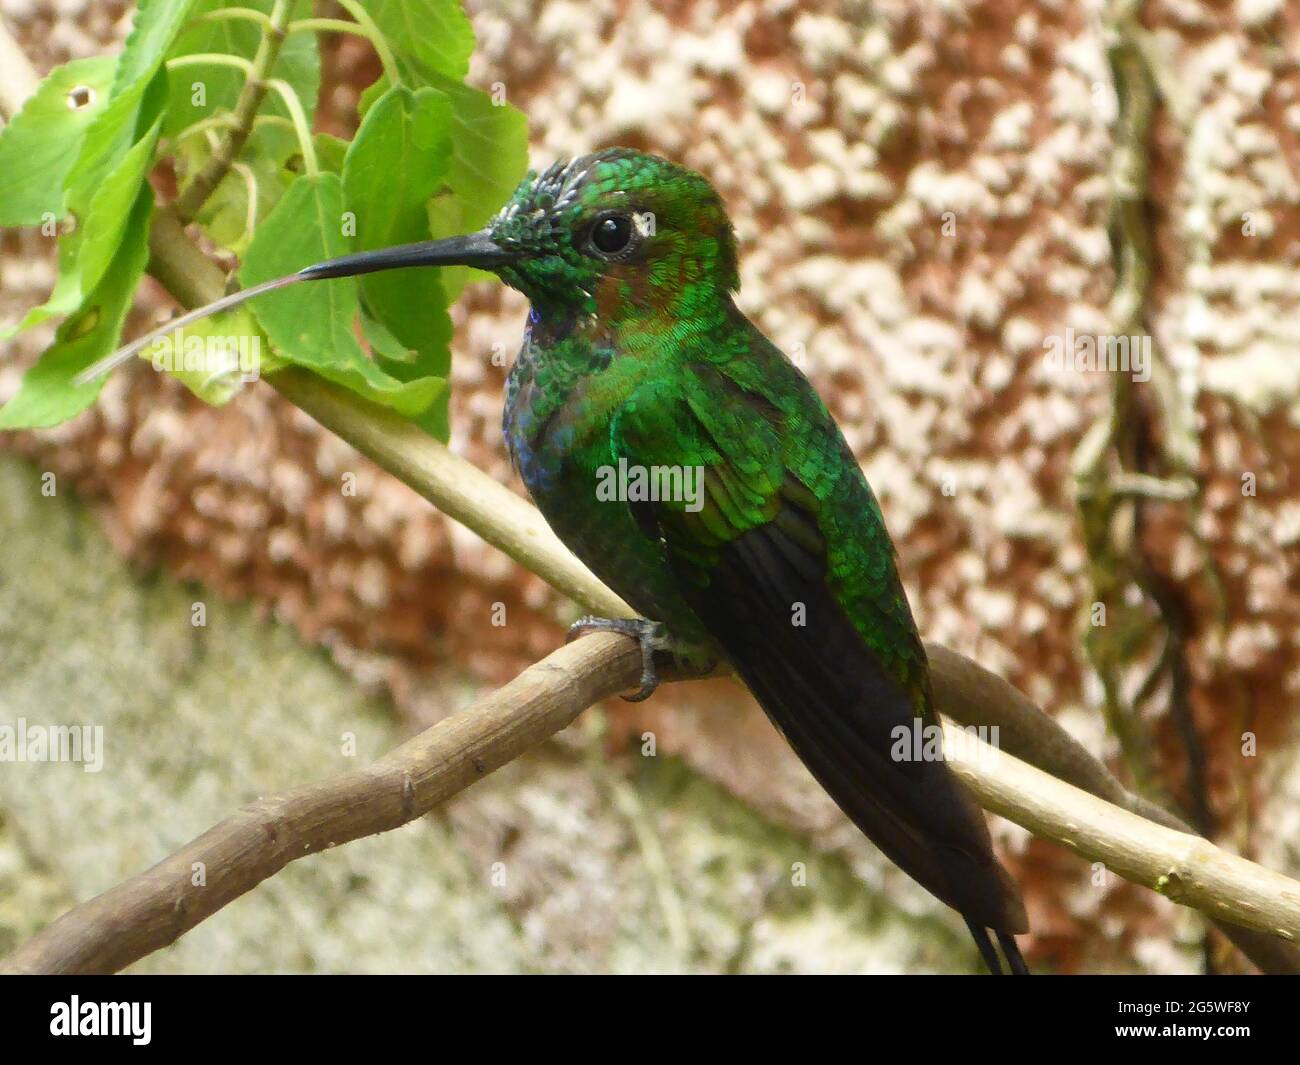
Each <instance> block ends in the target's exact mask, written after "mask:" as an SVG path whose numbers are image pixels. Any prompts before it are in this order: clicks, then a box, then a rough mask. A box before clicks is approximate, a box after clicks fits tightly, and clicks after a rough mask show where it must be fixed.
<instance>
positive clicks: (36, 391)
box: [0, 186, 153, 429]
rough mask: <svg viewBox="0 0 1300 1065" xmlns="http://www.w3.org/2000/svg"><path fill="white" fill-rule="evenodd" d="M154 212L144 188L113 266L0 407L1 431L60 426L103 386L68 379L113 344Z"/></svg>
mask: <svg viewBox="0 0 1300 1065" xmlns="http://www.w3.org/2000/svg"><path fill="white" fill-rule="evenodd" d="M152 211H153V190H152V189H150V188H149V187H148V186H146V187H145V188H144V189H142V190H141V191H140V193H139V195H138V196H137V197H136V202H135V205H134V207H133V208H132V209H131V211H130V214H129V216H128V218H127V219H126V220H125V225H124V235H123V240H122V241H121V244H120V245H119V247H118V249H117V254H116V255H115V256H114V257H113V263H112V267H111V269H109V270H106V271H105V272H104V275H103V280H102V281H101V282H100V284H99V285H98V287H97V288H95V290H94V291H93V292H91V293H90V295H89V296H88V297H87V299H86V300H85V302H84V304H83V305H82V307H81V310H80V311H79V312H78V313H77V314H76V315H74V316H73V317H71V318H69V319H68V320H67V321H66V322H64V323H63V324H62V325H61V326H60V327H59V331H58V333H57V334H56V335H55V341H54V344H53V345H52V346H51V347H50V348H48V349H47V350H46V352H45V354H43V355H42V356H41V359H40V361H39V362H38V363H37V364H36V365H35V366H33V367H32V368H31V369H30V370H28V371H27V373H26V374H25V375H24V376H23V380H22V384H21V385H20V386H19V389H18V393H17V394H16V395H15V396H14V397H13V399H11V400H10V401H9V402H8V403H6V404H5V405H4V407H3V408H0V429H37V428H44V427H46V426H50V425H58V424H59V423H60V422H64V421H67V420H68V419H69V418H71V417H73V416H75V415H77V414H80V413H81V412H82V411H83V410H85V409H86V408H87V407H88V406H90V405H91V403H93V402H94V401H95V397H96V396H97V395H99V390H100V389H101V388H102V387H103V386H104V381H103V379H102V378H101V379H99V380H96V381H91V382H88V383H87V384H84V385H74V384H73V383H72V379H73V378H74V377H75V376H76V375H77V374H79V373H80V372H81V371H82V370H84V369H86V368H87V367H88V366H90V365H91V364H92V363H94V362H96V361H98V360H99V359H101V358H103V357H104V356H105V355H108V354H109V353H110V352H112V351H113V350H114V349H115V348H116V347H117V344H118V340H119V339H120V338H121V336H122V323H123V322H124V321H125V319H126V314H127V311H128V310H130V307H131V301H132V299H133V298H134V297H135V290H136V286H137V285H138V284H139V282H140V278H141V277H143V276H144V268H145V264H146V263H147V262H148V260H149V218H150V215H151V213H152Z"/></svg>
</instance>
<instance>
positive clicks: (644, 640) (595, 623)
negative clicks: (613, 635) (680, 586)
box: [565, 616, 675, 703]
mask: <svg viewBox="0 0 1300 1065" xmlns="http://www.w3.org/2000/svg"><path fill="white" fill-rule="evenodd" d="M589 632H617V633H621V634H622V635H624V636H630V637H631V638H632V639H634V640H636V642H637V644H638V646H639V647H640V648H641V687H640V688H639V689H638V690H637V691H636V692H634V693H633V694H632V695H624V696H622V698H623V699H625V700H627V701H628V702H629V703H639V702H641V701H642V700H643V699H649V698H650V696H652V695H653V694H654V693H655V689H656V688H658V687H659V674H658V673H657V672H656V671H655V652H656V651H671V650H672V649H673V647H674V646H675V644H674V642H673V639H672V637H670V636H669V635H668V630H667V629H666V628H665V627H664V625H663V624H662V623H661V622H658V621H649V620H647V619H646V618H597V617H590V616H589V617H585V618H579V619H578V620H577V621H575V622H574V623H573V624H572V625H570V626H569V635H568V636H567V637H566V638H565V643H570V642H572V641H573V640H576V639H577V638H578V637H579V636H585V635H586V634H587V633H589Z"/></svg>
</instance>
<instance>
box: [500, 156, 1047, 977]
mask: <svg viewBox="0 0 1300 1065" xmlns="http://www.w3.org/2000/svg"><path fill="white" fill-rule="evenodd" d="M611 219H614V220H616V221H615V222H614V223H611V221H610V220H611ZM624 219H626V220H629V221H628V223H627V224H625V223H624V222H623V221H622V220H624ZM629 226H630V228H629ZM602 227H604V228H605V229H606V230H608V232H607V233H606V234H605V235H606V236H607V237H608V238H609V242H610V243H611V246H612V245H613V244H617V242H618V240H619V239H620V237H621V236H622V235H624V234H628V235H629V239H628V243H627V246H626V247H625V248H620V249H618V250H616V251H612V252H606V251H603V250H602V249H601V248H600V247H599V246H598V244H599V239H598V236H599V233H600V230H601V228H602ZM488 235H489V236H490V237H491V239H492V241H493V243H494V244H495V245H497V246H499V247H500V248H501V249H502V250H503V252H504V253H505V254H507V255H512V256H514V259H513V261H512V262H510V263H509V265H507V266H505V267H498V268H497V269H498V273H500V275H501V276H502V278H503V279H505V280H506V281H507V282H508V283H509V284H511V285H512V286H514V287H515V288H518V289H520V290H521V291H522V292H523V293H524V294H525V295H527V296H528V297H529V299H530V301H531V303H532V307H533V310H532V314H531V316H530V322H529V330H528V336H527V339H526V340H525V343H524V347H523V350H522V351H521V353H520V356H519V359H518V361H517V362H516V365H515V367H514V369H513V371H512V373H511V376H510V382H509V387H508V393H507V403H506V413H505V432H506V440H507V443H508V445H509V447H510V451H511V454H512V456H513V458H514V460H515V463H516V465H517V467H518V469H519V471H520V473H521V475H522V477H523V479H524V482H525V484H526V485H527V487H528V489H529V492H530V493H531V494H532V496H533V499H534V500H535V501H536V503H537V505H538V506H539V507H540V508H541V510H542V512H543V513H544V514H545V515H546V518H547V520H548V521H549V522H550V523H551V525H552V526H553V527H554V528H555V530H556V532H557V533H558V534H559V535H560V537H561V538H562V539H563V540H564V541H565V542H566V543H567V544H568V545H569V546H570V547H571V548H572V549H573V550H574V552H575V553H576V554H577V555H578V556H579V557H580V558H582V559H583V561H585V562H586V563H587V564H588V565H589V566H590V567H591V568H592V570H593V571H594V572H596V573H597V574H598V575H599V576H600V577H601V578H602V579H604V580H605V581H606V582H608V583H609V584H610V585H611V586H612V587H613V588H614V589H615V590H616V591H618V592H619V594H621V595H622V596H623V597H624V598H625V599H627V601H628V602H630V603H631V604H632V605H633V606H635V607H636V608H637V609H638V610H639V611H641V612H642V613H643V614H644V615H645V616H646V617H648V618H650V619H653V620H655V621H659V622H663V623H665V624H666V625H667V626H668V628H669V630H670V631H671V632H672V633H673V635H674V636H676V637H677V638H678V639H679V640H681V641H683V642H685V643H687V644H696V645H700V646H703V647H705V648H712V649H720V650H721V651H722V652H723V653H724V654H725V655H726V656H727V657H728V658H729V659H730V660H731V662H732V663H733V664H734V666H735V667H736V670H737V672H738V673H739V674H740V675H741V676H742V678H743V679H744V680H745V681H746V682H747V683H748V684H749V686H750V688H751V689H752V690H753V691H754V693H755V695H756V697H757V698H758V700H759V702H760V703H761V704H762V705H763V707H764V709H765V710H766V711H767V713H768V715H769V716H770V717H771V718H772V720H773V722H774V723H775V724H776V725H777V726H778V728H780V729H781V730H782V732H783V733H784V734H785V736H786V737H787V739H789V741H790V743H791V745H792V746H793V747H794V748H795V750H796V752H797V753H798V754H799V756H800V757H801V758H802V759H803V761H804V762H805V764H807V765H808V767H809V768H810V769H811V770H812V772H813V773H814V775H815V776H817V778H818V779H819V780H820V781H821V783H822V784H823V786H825V787H826V788H827V790H828V791H829V792H830V793H831V795H832V797H834V798H835V800H836V801H837V802H838V803H839V805H840V806H841V807H842V808H843V809H844V810H845V811H846V813H848V814H849V816H850V817H852V818H853V819H854V821H855V822H856V823H857V824H858V825H859V827H861V828H862V829H863V831H864V832H866V833H867V834H868V835H869V836H870V837H871V838H872V839H874V840H875V841H876V842H877V844H878V845H879V846H880V847H881V848H882V849H883V850H884V851H885V852H886V853H887V854H889V855H890V857H892V858H893V859H894V860H895V861H897V862H898V863H899V864H900V865H901V866H902V867H903V868H904V869H906V870H907V871H908V872H909V873H911V874H912V875H913V876H915V877H916V878H917V879H918V880H920V881H921V883H923V884H924V885H925V886H926V887H927V888H929V889H930V890H931V891H933V892H934V893H935V894H936V895H938V896H939V897H940V898H942V899H944V900H945V901H946V902H948V903H949V904H951V905H953V906H954V907H955V908H956V909H958V910H959V911H960V912H961V913H962V914H963V916H965V917H966V918H967V921H968V923H969V924H971V926H972V931H973V932H975V935H976V938H977V940H979V941H980V945H981V949H982V950H984V949H985V948H986V947H987V946H988V936H987V933H986V932H985V931H984V929H985V928H992V929H994V930H995V931H997V932H999V933H1000V934H1001V935H1000V938H1001V939H1002V942H1003V946H1004V950H1005V951H1006V952H1007V953H1008V955H1009V958H1008V960H1009V961H1011V962H1012V965H1013V967H1016V966H1017V965H1018V964H1020V963H1019V955H1018V953H1016V952H1015V946H1014V941H1011V940H1010V933H1015V932H1019V931H1023V930H1024V929H1025V918H1024V911H1023V907H1022V906H1021V903H1020V899H1019V895H1018V892H1017V891H1016V889H1015V887H1014V885H1013V884H1012V883H1011V881H1010V880H1009V878H1008V877H1007V876H1006V874H1005V872H1004V871H1003V870H1002V869H1001V867H1000V866H999V865H998V863H997V861H996V859H995V858H994V857H993V854H992V850H991V846H990V844H989V839H988V832H987V829H986V828H985V826H984V823H983V820H982V818H981V816H980V815H979V812H978V810H977V809H976V808H975V807H974V805H973V803H971V801H970V800H969V798H968V797H967V796H966V795H965V793H964V792H963V791H962V790H961V788H960V786H959V785H958V784H957V782H956V781H955V779H954V778H953V777H952V776H951V774H950V773H949V771H948V769H947V767H946V765H944V764H943V763H942V762H928V763H927V762H900V761H897V760H895V759H893V758H891V757H890V751H891V746H892V744H893V742H894V737H895V736H896V735H897V733H896V732H895V730H896V729H897V728H899V727H902V728H905V729H906V728H909V727H914V726H915V725H920V726H921V727H924V726H926V725H930V724H933V723H934V722H935V721H936V717H935V714H934V711H933V709H932V706H931V698H930V685H929V675H928V669H927V664H926V659H925V652H924V649H923V647H922V645H921V641H920V639H919V637H918V635H917V631H916V626H915V624H914V622H913V620H912V616H911V611H910V610H909V608H908V604H907V600H906V597H905V595H904V593H903V588H902V585H901V582H900V580H899V577H898V573H897V570H896V568H895V562H894V548H893V544H892V543H891V541H890V539H889V535H888V533H887V532H886V530H885V525H884V521H883V519H882V517H881V514H880V509H879V507H878V505H877V504H876V501H875V498H874V497H873V495H872V493H871V489H870V488H869V487H868V485H867V482H866V480H865V478H864V477H863V476H862V473H861V470H860V469H859V467H858V465H857V463H856V461H855V460H854V458H853V455H852V453H851V452H850V451H849V449H848V447H847V445H846V444H845V442H844V438H843V436H842V434H841V433H840V431H839V428H838V427H837V426H836V424H835V422H834V420H833V419H832V418H831V416H830V414H829V412H828V411H827V409H826V406H825V404H824V403H823V402H822V401H821V399H820V397H819V396H818V395H817V393H816V392H815V391H814V390H813V388H812V387H811V385H810V384H809V383H808V381H807V380H806V379H805V378H804V376H803V375H802V374H801V373H800V372H799V370H798V369H797V368H796V367H795V366H794V365H793V364H792V363H791V362H790V361H789V360H788V359H786V358H785V356H784V355H783V354H782V353H781V352H780V351H779V350H778V349H777V348H776V347H775V346H773V345H772V344H771V342H770V341H768V340H767V338H766V337H765V336H763V334H762V333H761V332H759V330H758V329H757V328H756V327H755V326H754V325H753V324H752V323H751V322H750V321H749V320H748V319H747V318H746V317H745V316H744V315H743V314H742V313H741V312H740V311H739V310H738V309H737V308H736V306H735V304H734V303H733V301H732V293H733V292H734V290H735V289H736V288H737V285H738V280H737V272H736V258H735V250H734V242H733V239H732V233H731V226H730V224H729V222H728V220H727V217H726V213H725V211H724V209H723V206H722V203H721V201H720V200H719V198H718V196H717V194H716V193H715V192H714V190H713V189H712V187H711V186H710V185H709V184H708V182H707V181H705V180H704V179H703V178H702V177H700V176H699V175H697V174H694V173H692V172H690V171H688V170H685V169H683V168H680V167H677V166H675V165H673V164H671V163H668V162H666V161H664V160H662V159H657V158H654V157H651V156H646V155H643V154H640V153H636V152H630V151H626V150H621V149H615V150H613V151H609V152H603V153H599V154H597V155H594V156H587V157H585V158H583V159H579V160H575V161H574V162H572V163H570V164H568V165H567V166H564V167H558V166H557V167H553V168H552V169H551V170H550V171H548V172H547V173H546V174H544V175H542V176H541V177H535V178H530V180H528V181H525V183H524V184H523V185H522V186H521V187H520V189H519V191H518V192H517V193H516V195H515V198H514V199H513V200H512V202H511V204H510V205H509V206H508V207H507V209H506V210H505V211H504V212H503V213H502V215H501V216H500V217H499V219H498V220H497V222H496V223H495V224H494V225H493V226H491V227H490V228H489V231H488ZM620 461H622V462H624V463H625V464H627V465H629V466H632V467H638V468H642V469H648V468H655V467H659V468H701V469H702V470H703V486H704V492H703V496H702V498H701V499H699V500H688V499H685V498H669V499H659V500H646V499H625V500H620V501H616V502H609V501H606V500H605V499H602V498H601V496H600V494H599V493H598V491H597V485H598V483H599V480H600V477H601V476H602V471H608V470H609V469H610V468H611V467H615V466H617V465H618V464H619V463H620ZM696 504H698V506H697V505H696ZM987 956H988V955H987V953H986V957H987ZM1012 956H1014V958H1013V957H1012Z"/></svg>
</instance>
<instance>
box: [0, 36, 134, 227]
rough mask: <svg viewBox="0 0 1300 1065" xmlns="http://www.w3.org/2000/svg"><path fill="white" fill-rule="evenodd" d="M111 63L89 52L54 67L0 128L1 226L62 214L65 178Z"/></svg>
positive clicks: (97, 107)
mask: <svg viewBox="0 0 1300 1065" xmlns="http://www.w3.org/2000/svg"><path fill="white" fill-rule="evenodd" d="M115 65H116V60H114V59H112V58H110V57H105V56H93V57H91V58H90V59H74V60H73V61H72V62H71V63H66V64H64V65H63V66H61V67H58V68H56V69H55V70H54V71H53V72H51V74H50V75H49V77H47V78H46V79H45V80H44V81H43V82H41V85H40V88H38V89H37V90H36V94H35V95H34V96H33V97H32V98H31V99H30V100H28V101H27V103H26V104H24V105H23V109H22V110H21V111H19V112H18V114H16V115H14V118H13V121H12V122H10V123H9V125H8V126H6V127H4V129H3V130H2V131H0V226H28V225H39V224H41V223H42V222H44V221H46V220H47V216H48V215H53V216H54V217H55V218H62V217H63V212H64V206H63V181H64V178H66V177H67V176H68V173H69V172H70V171H71V170H72V167H73V164H75V163H76V161H77V154H78V153H79V152H80V150H81V143H82V141H83V140H84V139H85V136H86V130H87V129H88V128H89V127H90V125H91V123H92V122H94V120H95V119H96V118H98V117H99V115H100V114H101V113H102V112H103V110H104V108H105V107H107V106H108V90H109V86H110V85H111V84H112V81H113V69H114V67H115ZM74 90H85V93H86V96H85V102H84V103H83V104H81V105H80V106H77V105H76V104H75V103H74V101H73V99H72V97H71V95H70V94H71V93H72V92H73V91H74ZM79 99H80V97H79Z"/></svg>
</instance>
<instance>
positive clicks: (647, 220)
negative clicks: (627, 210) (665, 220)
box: [632, 211, 655, 237]
mask: <svg viewBox="0 0 1300 1065" xmlns="http://www.w3.org/2000/svg"><path fill="white" fill-rule="evenodd" d="M632 224H633V225H634V226H636V231H637V233H639V234H640V235H641V236H642V237H653V236H654V235H655V216H654V213H653V212H652V211H637V212H634V213H633V215H632Z"/></svg>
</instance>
